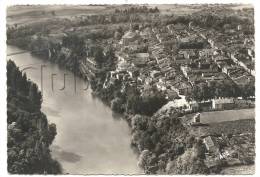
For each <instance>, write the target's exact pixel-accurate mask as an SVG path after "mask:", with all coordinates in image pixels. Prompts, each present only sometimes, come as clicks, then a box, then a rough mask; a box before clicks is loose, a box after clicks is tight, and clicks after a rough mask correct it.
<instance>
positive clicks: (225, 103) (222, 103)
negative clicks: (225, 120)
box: [212, 98, 235, 110]
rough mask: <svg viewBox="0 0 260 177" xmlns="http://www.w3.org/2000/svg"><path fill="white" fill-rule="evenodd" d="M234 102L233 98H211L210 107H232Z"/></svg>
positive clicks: (217, 108) (219, 108)
mask: <svg viewBox="0 0 260 177" xmlns="http://www.w3.org/2000/svg"><path fill="white" fill-rule="evenodd" d="M234 106H235V102H234V99H233V98H221V99H212V109H216V110H223V109H233V108H234Z"/></svg>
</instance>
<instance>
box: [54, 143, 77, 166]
mask: <svg viewBox="0 0 260 177" xmlns="http://www.w3.org/2000/svg"><path fill="white" fill-rule="evenodd" d="M51 149H52V152H53V153H54V154H55V156H56V158H57V159H58V160H60V161H61V160H63V161H66V162H70V163H75V162H78V161H80V160H81V158H82V156H80V155H78V154H76V153H73V152H68V151H64V150H62V149H61V148H60V147H59V146H52V148H51Z"/></svg>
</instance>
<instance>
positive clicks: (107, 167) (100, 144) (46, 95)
mask: <svg viewBox="0 0 260 177" xmlns="http://www.w3.org/2000/svg"><path fill="white" fill-rule="evenodd" d="M18 51H21V50H20V49H18V48H16V47H13V46H8V47H7V54H10V53H14V52H18ZM7 59H12V60H13V61H14V62H15V63H16V65H17V66H19V68H20V69H21V70H22V69H24V71H23V72H26V74H27V77H28V78H29V79H30V80H31V81H33V82H35V83H37V85H38V86H39V89H41V69H40V68H41V65H42V64H44V65H46V66H45V67H43V69H42V71H43V75H42V78H43V79H42V81H43V85H42V88H43V103H42V111H43V112H44V113H45V114H46V116H47V118H48V121H49V123H55V124H56V126H57V135H56V137H55V140H54V142H53V144H52V146H51V151H52V152H51V154H52V156H53V158H55V159H57V160H58V161H59V162H60V163H61V165H62V167H63V172H64V173H69V174H140V173H141V170H140V169H139V168H138V167H137V154H135V153H134V151H133V149H132V148H131V146H130V139H131V133H130V128H129V126H128V125H127V122H126V121H125V120H123V119H122V117H120V116H117V117H115V116H113V114H112V111H111V109H110V108H109V107H108V106H106V105H104V104H103V103H102V102H101V101H100V100H99V99H97V98H94V97H93V96H92V95H91V89H90V88H89V89H87V90H84V89H85V88H86V87H87V84H86V83H85V82H84V80H83V79H81V78H78V77H76V92H75V79H74V76H73V74H72V73H71V72H69V71H67V70H65V69H62V68H60V67H59V66H58V65H57V64H53V63H50V62H49V61H47V60H43V59H40V58H38V57H35V56H32V55H31V54H29V53H23V54H19V55H13V56H9V57H7ZM28 67H29V68H28ZM25 68H27V69H25ZM52 74H56V75H53V85H52V79H51V78H52ZM64 74H67V75H66V76H65V83H66V84H65V89H64V90H60V89H62V88H63V87H64ZM52 86H53V87H52Z"/></svg>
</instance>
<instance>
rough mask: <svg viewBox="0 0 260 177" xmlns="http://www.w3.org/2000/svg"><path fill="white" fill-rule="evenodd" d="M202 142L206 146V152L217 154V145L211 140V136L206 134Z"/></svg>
mask: <svg viewBox="0 0 260 177" xmlns="http://www.w3.org/2000/svg"><path fill="white" fill-rule="evenodd" d="M203 143H204V144H205V146H206V149H207V151H208V152H211V153H214V154H217V153H218V152H219V148H218V147H217V145H216V144H215V142H214V141H213V139H212V137H211V136H207V137H205V138H204V139H203Z"/></svg>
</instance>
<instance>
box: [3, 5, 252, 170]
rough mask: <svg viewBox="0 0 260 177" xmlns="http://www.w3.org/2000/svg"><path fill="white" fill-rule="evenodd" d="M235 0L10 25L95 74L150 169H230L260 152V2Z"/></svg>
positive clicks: (37, 51)
mask: <svg viewBox="0 0 260 177" xmlns="http://www.w3.org/2000/svg"><path fill="white" fill-rule="evenodd" d="M237 6H239V5H237ZM235 7H236V5H189V6H188V7H186V6H185V5H176V7H174V8H172V9H173V12H171V11H170V10H164V9H163V8H161V7H160V5H158V6H152V5H149V6H145V5H118V6H101V7H99V6H97V7H96V8H101V9H103V11H104V12H103V13H100V14H98V13H97V14H95V13H94V10H93V14H92V15H89V14H84V13H82V14H80V15H75V16H71V17H67V16H62V15H60V16H59V13H60V12H59V11H50V12H49V14H48V12H45V11H42V13H38V14H36V15H39V18H41V16H50V17H53V18H52V19H48V20H43V21H41V22H37V21H36V22H27V23H28V24H26V25H24V24H19V23H16V24H12V25H8V26H7V28H8V29H7V44H9V45H16V46H18V47H20V48H23V49H25V50H29V51H31V52H32V54H34V55H38V56H42V57H44V58H47V59H48V60H50V61H52V62H56V63H59V65H61V66H64V67H66V68H68V69H69V70H71V71H73V72H74V73H77V74H78V75H79V76H81V77H82V78H84V79H86V80H88V81H89V82H90V84H91V88H92V91H93V95H95V96H97V97H99V98H100V99H101V100H103V101H104V102H105V103H106V104H107V105H109V106H110V107H111V109H112V110H113V111H114V112H117V113H121V114H124V116H125V118H126V120H127V121H128V122H129V124H130V126H131V128H132V134H133V136H132V137H133V139H132V144H133V145H134V146H136V148H137V149H138V150H139V152H140V161H139V162H140V163H139V164H141V165H140V166H141V167H142V168H143V169H144V172H145V173H146V174H197V173H202V174H229V173H228V168H235V167H237V168H238V169H239V168H243V166H249V167H248V168H249V169H251V168H252V165H254V158H255V149H254V148H255V142H254V139H255V137H254V133H255V132H254V129H255V128H254V124H255V120H254V119H255V115H254V107H255V49H254V45H255V38H254V30H255V29H254V9H253V7H244V8H235ZM93 8H95V6H93ZM175 8H176V9H177V8H180V9H181V8H183V9H184V8H190V11H189V12H187V14H184V15H183V14H178V12H174V9H175ZM46 13H47V14H46ZM9 18H14V17H12V16H11V15H10V17H9ZM166 122H168V124H169V125H172V127H167V126H168V125H167V123H166ZM159 125H160V126H159ZM160 127H161V128H160ZM175 129H176V132H175V133H173V131H175ZM165 137H167V138H166V140H164V139H163V138H165ZM171 139H173V140H171ZM169 141H170V142H169ZM194 151H195V152H197V153H195V154H196V155H194V154H193V155H192V153H191V152H194ZM194 156H196V157H194ZM189 158H190V159H192V160H191V161H192V162H188V161H189V160H188V159H189ZM177 162H179V164H178V163H177ZM176 163H177V164H176ZM189 163H192V164H189ZM185 165H186V166H191V170H190V171H189V170H188V169H184V167H183V166H185ZM196 165H197V166H196ZM231 171H232V170H231ZM245 173H246V172H245Z"/></svg>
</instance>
